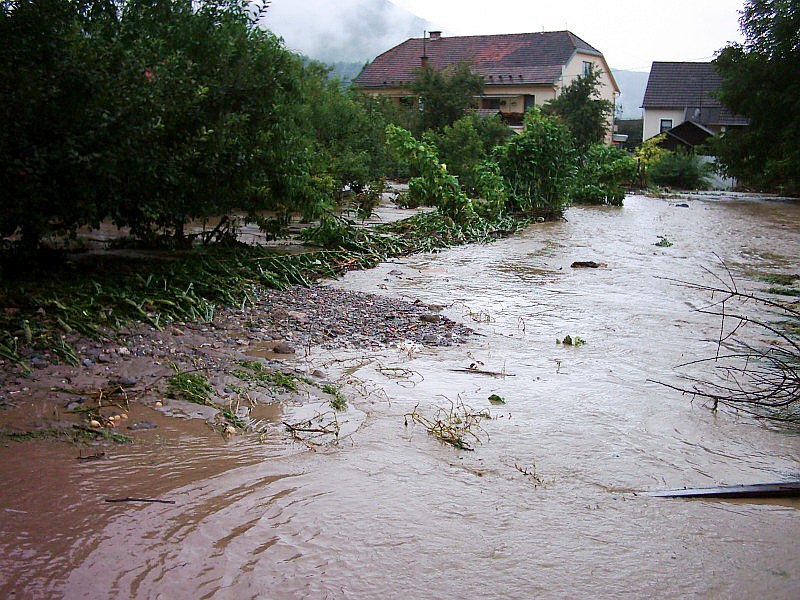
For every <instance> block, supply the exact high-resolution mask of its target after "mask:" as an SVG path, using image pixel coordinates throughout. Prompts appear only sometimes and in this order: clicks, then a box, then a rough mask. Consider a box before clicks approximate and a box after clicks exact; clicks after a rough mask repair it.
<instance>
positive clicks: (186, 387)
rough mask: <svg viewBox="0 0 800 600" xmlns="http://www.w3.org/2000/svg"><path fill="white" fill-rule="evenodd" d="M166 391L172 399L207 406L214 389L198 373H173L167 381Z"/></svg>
mask: <svg viewBox="0 0 800 600" xmlns="http://www.w3.org/2000/svg"><path fill="white" fill-rule="evenodd" d="M167 390H168V393H169V395H170V396H172V397H173V398H179V399H181V400H188V401H189V402H194V403H195V404H209V402H210V400H209V399H210V398H211V395H212V394H213V393H214V388H212V387H211V384H210V383H209V382H208V379H206V378H205V376H203V375H200V374H199V373H184V372H181V373H175V375H172V376H171V377H170V378H169V379H168V380H167Z"/></svg>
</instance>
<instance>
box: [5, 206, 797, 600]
mask: <svg viewBox="0 0 800 600" xmlns="http://www.w3.org/2000/svg"><path fill="white" fill-rule="evenodd" d="M683 202H684V201H683V200H667V199H652V198H644V197H639V196H631V197H628V198H627V199H626V202H625V207H624V208H621V209H620V208H582V207H575V208H571V209H569V210H568V211H567V213H566V217H567V220H566V221H564V222H555V223H545V224H540V225H536V226H533V227H531V228H529V229H528V230H527V231H525V232H524V233H522V234H521V235H518V236H516V237H513V238H511V239H507V240H502V241H499V242H497V243H495V244H492V245H489V246H468V247H461V248H454V249H451V250H448V251H445V252H442V253H440V254H436V255H419V256H412V257H409V258H405V259H402V260H399V261H396V262H394V263H392V264H386V265H380V266H379V267H377V268H376V269H373V270H371V271H366V272H354V273H351V274H349V275H348V276H347V277H346V278H344V279H343V280H342V281H338V282H332V283H331V285H335V286H340V287H344V288H347V289H350V290H361V291H368V292H374V293H379V294H389V295H395V296H400V297H404V298H408V299H412V300H414V299H421V300H422V301H424V302H425V303H436V304H441V305H445V306H446V307H447V308H445V310H444V313H445V314H447V315H448V316H450V317H451V318H454V319H458V320H461V321H464V322H467V323H469V324H470V325H471V326H472V327H473V328H474V329H476V331H477V332H478V333H480V335H479V336H476V337H474V339H472V340H471V341H470V342H469V343H468V344H466V345H463V346H453V347H447V348H435V349H431V348H414V347H404V348H393V349H387V350H384V351H380V352H363V353H354V352H351V353H349V354H348V353H337V354H330V353H328V352H325V351H315V352H312V354H311V355H310V356H309V357H308V358H307V359H303V360H307V361H310V362H311V363H312V364H313V365H314V366H315V367H320V368H323V369H324V370H326V371H327V372H328V373H329V374H331V376H332V377H334V378H338V381H339V382H340V383H343V384H344V383H346V384H347V385H346V387H345V388H344V389H345V391H346V392H347V395H348V399H349V406H350V408H349V409H348V412H347V414H346V415H343V416H342V417H340V418H341V419H342V420H343V421H350V422H351V424H355V425H357V427H355V426H353V427H351V428H350V430H351V431H352V433H350V435H348V436H346V437H344V438H343V439H342V440H341V441H340V442H339V444H338V445H334V446H329V447H320V448H317V449H314V450H310V449H308V448H306V447H305V446H303V445H301V444H298V443H292V442H290V441H288V440H287V439H286V436H285V432H283V431H282V429H281V428H280V427H279V426H278V425H276V427H275V431H274V434H272V435H267V436H265V437H264V439H260V440H259V439H254V437H255V436H240V437H236V438H233V439H232V440H230V441H227V442H226V441H223V440H221V439H218V438H215V437H213V436H211V435H210V434H209V433H208V432H207V431H206V430H204V429H203V428H202V426H199V425H198V427H197V428H196V430H192V429H191V427H190V428H187V427H186V426H185V425H180V426H181V427H182V429H181V430H179V431H177V430H176V431H175V432H170V430H169V428H170V425H169V424H165V425H164V432H163V438H159V439H156V441H154V442H153V444H151V445H148V446H146V447H141V446H137V447H133V448H114V449H113V450H112V454H113V456H112V457H111V458H112V459H111V460H105V461H97V462H91V463H89V462H76V461H75V460H74V456H75V453H76V452H75V450H74V449H71V448H64V447H57V448H52V447H49V446H46V445H39V446H29V445H26V446H25V448H26V450H25V451H24V453H23V452H21V451H20V450H19V448H21V446H19V445H15V446H11V447H9V448H2V449H0V450H2V453H1V454H0V458H1V459H2V460H3V461H4V466H3V470H2V472H3V474H4V477H5V480H4V481H3V489H2V490H0V496H1V497H2V504H0V508H2V512H1V513H0V517H1V518H2V521H3V523H2V528H0V596H2V597H5V598H53V597H64V598H98V599H99V598H164V599H174V598H192V599H200V598H236V599H242V598H269V599H273V598H274V599H282V598H287V599H288V598H311V599H316V598H354V599H374V598H404V599H417V598H420V599H422V598H424V599H435V598H461V597H463V598H503V599H528V598H786V599H790V598H797V597H800V546H798V538H800V503H798V502H794V501H789V500H784V501H771V502H767V501H735V502H734V501H719V500H718V501H697V500H677V499H664V498H652V497H648V496H646V495H644V494H643V492H647V491H653V490H659V489H665V488H680V487H683V486H693V487H694V486H696V487H702V486H713V485H719V484H739V483H755V482H772V481H784V480H789V479H797V478H800V436H798V435H797V434H796V433H787V432H785V431H782V430H780V429H775V428H770V427H767V426H765V425H764V424H763V423H759V422H757V421H755V420H754V419H752V418H749V417H747V416H743V415H736V414H734V413H733V412H731V411H726V410H721V411H719V412H717V413H712V412H711V411H710V410H708V408H707V407H706V406H704V405H703V403H701V402H700V401H697V400H696V401H695V402H692V401H691V398H690V397H688V396H681V395H680V394H679V393H678V392H675V391H672V390H670V389H668V388H666V387H664V386H662V385H660V384H659V383H658V382H668V383H677V382H679V380H678V379H677V375H678V373H677V372H676V371H675V369H674V367H675V366H676V365H679V364H681V363H685V362H688V361H691V360H695V359H698V358H705V357H708V356H712V355H713V353H714V352H715V349H716V344H715V340H716V338H717V335H718V331H719V325H720V324H719V321H718V319H716V318H714V317H712V316H709V315H705V314H702V313H700V312H697V310H696V309H697V308H700V307H702V306H703V305H704V304H705V303H706V302H707V301H708V298H707V297H703V296H702V295H701V294H699V293H698V292H697V291H694V290H691V289H688V288H686V287H682V286H680V285H676V284H675V283H674V282H672V281H670V279H678V280H683V281H690V282H700V283H702V282H704V283H710V282H713V278H712V274H714V273H716V274H724V273H725V271H724V269H723V267H722V266H721V262H720V261H723V262H724V263H725V265H727V267H728V268H729V269H730V270H731V271H732V273H733V275H734V276H735V277H736V279H737V280H738V281H739V283H740V285H742V286H743V287H745V288H747V289H755V290H757V289H759V288H760V287H761V288H762V289H763V285H764V284H760V283H758V281H757V280H756V279H757V278H756V275H757V274H759V273H761V274H764V273H800V205H798V204H797V203H789V202H780V201H768V200H762V199H745V198H736V197H734V198H722V197H715V196H712V195H707V196H702V197H697V198H693V199H690V200H686V201H685V202H686V204H688V207H682V206H678V205H677V204H678V203H683ZM664 239H666V240H668V241H669V242H670V243H671V245H666V243H664V244H662V245H661V246H656V245H655V244H656V243H658V242H659V241H660V240H664ZM573 261H596V262H600V263H604V264H605V265H607V266H605V267H602V268H598V269H573V268H571V267H570V265H571V264H572V262H573ZM709 271H711V273H709ZM752 310H758V309H757V308H755V307H753V309H752ZM567 335H570V336H571V337H572V338H573V339H574V338H576V337H580V338H581V339H582V340H584V341H585V342H586V343H585V345H582V346H580V347H574V346H566V345H564V344H557V343H556V340H557V339H558V340H561V339H563V338H564V337H565V336H567ZM470 365H474V366H476V367H478V368H479V369H480V370H484V371H491V372H495V373H501V374H503V376H490V375H485V374H480V373H475V372H469V371H470V369H469V367H470ZM492 394H496V395H498V396H501V397H502V398H503V399H505V404H502V405H499V404H491V403H490V402H489V400H488V398H489V396H490V395H492ZM459 403H463V404H464V405H466V406H468V407H471V408H473V409H475V410H476V411H484V410H485V411H489V412H490V413H491V416H492V418H491V419H484V420H482V421H481V428H482V429H481V430H476V434H477V436H478V438H479V439H478V440H477V441H475V443H474V451H465V450H457V449H455V448H453V447H451V446H448V445H444V444H442V443H441V442H439V441H438V440H437V439H435V438H434V437H432V436H430V435H428V433H427V432H426V431H425V430H424V429H423V428H422V427H421V426H420V425H418V424H415V423H414V421H413V419H411V418H409V417H407V416H406V415H408V414H409V413H412V412H414V411H416V412H417V413H418V414H419V415H422V416H426V417H432V416H433V415H434V414H435V412H436V410H437V409H439V408H442V409H449V408H450V407H451V405H452V404H455V405H458V404H459ZM286 410H287V411H290V410H293V409H291V408H289V407H287V408H286ZM173 427H177V425H173ZM125 496H132V497H142V496H146V497H151V498H168V499H170V500H174V501H175V504H134V503H120V504H112V503H106V502H104V501H103V499H104V498H109V497H125Z"/></svg>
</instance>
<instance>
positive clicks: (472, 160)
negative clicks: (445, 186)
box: [423, 114, 513, 197]
mask: <svg viewBox="0 0 800 600" xmlns="http://www.w3.org/2000/svg"><path fill="white" fill-rule="evenodd" d="M511 135H513V134H512V133H511V130H510V129H509V128H508V127H507V126H506V125H504V124H503V123H502V122H501V121H500V119H499V118H497V117H492V118H488V119H484V118H481V117H478V116H477V115H475V114H470V115H467V116H465V117H462V118H461V119H459V120H458V121H456V122H455V123H453V125H452V126H450V125H448V126H446V127H444V128H443V129H442V130H441V131H440V132H438V133H437V132H434V131H429V132H427V133H426V134H425V136H424V137H423V139H424V140H426V141H428V142H430V143H432V144H433V145H435V146H436V148H437V149H438V152H439V158H440V159H441V161H442V162H443V163H445V164H446V165H447V170H448V171H449V172H450V173H452V174H453V175H455V176H456V177H458V181H459V183H460V184H461V187H462V189H463V190H464V191H465V192H466V194H467V195H468V196H470V197H472V196H474V195H475V194H476V193H477V191H476V190H477V187H478V178H479V174H478V172H477V169H478V167H479V165H480V164H481V162H483V161H484V160H485V159H486V157H487V156H489V155H490V154H491V152H492V150H493V149H494V148H495V146H497V145H499V144H501V143H502V142H504V141H505V140H506V139H508V137H509V136H511Z"/></svg>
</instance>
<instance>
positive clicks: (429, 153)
mask: <svg viewBox="0 0 800 600" xmlns="http://www.w3.org/2000/svg"><path fill="white" fill-rule="evenodd" d="M386 143H387V144H388V146H389V148H390V149H391V150H392V151H393V152H394V153H395V154H396V155H397V157H398V158H399V159H400V160H403V161H405V162H407V163H409V164H410V165H411V166H413V167H414V168H416V170H417V171H418V172H419V173H420V175H419V176H418V177H413V178H412V179H411V180H410V181H409V182H408V195H409V197H410V199H411V203H412V204H416V205H417V206H436V207H437V208H438V209H439V210H440V211H441V212H442V213H443V214H445V215H447V216H448V217H450V218H451V219H453V220H454V221H455V222H457V223H464V222H466V221H469V220H470V219H472V218H473V217H474V216H475V211H474V208H473V205H472V201H470V199H469V198H468V197H467V196H466V194H464V192H463V191H462V190H461V186H459V184H458V179H457V178H456V177H454V176H453V175H451V174H450V173H448V171H447V166H446V165H444V164H442V163H441V162H440V161H439V156H438V154H437V152H436V147H435V146H434V145H433V144H431V143H429V142H420V141H418V140H416V139H415V138H414V136H412V135H411V133H410V132H409V131H407V130H405V129H403V128H402V127H397V126H396V125H389V126H387V127H386Z"/></svg>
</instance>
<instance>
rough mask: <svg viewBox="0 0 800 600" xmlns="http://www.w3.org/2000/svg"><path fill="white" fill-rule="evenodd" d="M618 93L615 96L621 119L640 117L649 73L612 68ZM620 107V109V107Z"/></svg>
mask: <svg viewBox="0 0 800 600" xmlns="http://www.w3.org/2000/svg"><path fill="white" fill-rule="evenodd" d="M612 72H613V73H614V79H616V80H617V85H618V86H619V91H620V95H619V97H618V98H617V107H618V113H620V112H621V115H620V116H621V117H622V118H623V119H641V118H642V101H643V100H644V91H645V88H646V87H647V78H648V77H649V73H642V72H640V71H618V70H615V69H612ZM620 107H621V111H620V109H619V108H620Z"/></svg>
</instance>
